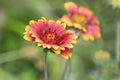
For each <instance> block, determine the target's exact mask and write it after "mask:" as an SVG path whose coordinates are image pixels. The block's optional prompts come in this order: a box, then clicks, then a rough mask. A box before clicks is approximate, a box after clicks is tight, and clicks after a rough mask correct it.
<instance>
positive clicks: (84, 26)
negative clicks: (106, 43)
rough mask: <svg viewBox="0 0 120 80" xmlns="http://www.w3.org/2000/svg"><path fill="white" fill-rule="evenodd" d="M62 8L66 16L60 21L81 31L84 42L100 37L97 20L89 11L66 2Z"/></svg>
mask: <svg viewBox="0 0 120 80" xmlns="http://www.w3.org/2000/svg"><path fill="white" fill-rule="evenodd" d="M64 6H65V9H66V10H67V12H68V14H66V15H64V16H63V17H62V18H61V19H60V20H61V21H62V22H65V23H66V24H67V25H68V26H71V27H74V28H76V29H79V30H81V32H82V36H83V38H84V39H85V40H89V39H90V40H93V39H94V38H99V37H100V28H99V27H98V24H99V20H98V19H97V18H96V17H95V16H94V14H93V13H92V12H91V11H90V10H88V9H86V8H84V7H77V5H76V4H75V3H73V2H67V3H65V4H64ZM91 29H92V31H91Z"/></svg>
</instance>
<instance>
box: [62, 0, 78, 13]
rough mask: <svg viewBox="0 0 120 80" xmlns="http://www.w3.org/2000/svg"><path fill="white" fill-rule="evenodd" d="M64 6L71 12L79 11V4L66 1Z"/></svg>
mask: <svg viewBox="0 0 120 80" xmlns="http://www.w3.org/2000/svg"><path fill="white" fill-rule="evenodd" d="M64 7H65V8H66V10H67V11H68V13H70V14H74V13H76V12H77V5H76V4H75V3H73V2H66V3H65V4H64Z"/></svg>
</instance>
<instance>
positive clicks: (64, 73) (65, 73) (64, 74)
mask: <svg viewBox="0 0 120 80" xmlns="http://www.w3.org/2000/svg"><path fill="white" fill-rule="evenodd" d="M69 63H70V59H68V60H67V61H66V62H65V68H64V72H63V75H62V78H61V80H64V79H65V77H66V75H67V72H69V68H68V67H69ZM68 76H69V75H67V77H68Z"/></svg>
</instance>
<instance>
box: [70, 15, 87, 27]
mask: <svg viewBox="0 0 120 80" xmlns="http://www.w3.org/2000/svg"><path fill="white" fill-rule="evenodd" d="M72 19H73V21H74V22H76V23H79V24H81V25H83V26H84V25H86V23H87V21H86V18H85V16H83V15H80V14H75V15H73V16H72Z"/></svg>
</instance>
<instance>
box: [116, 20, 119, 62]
mask: <svg viewBox="0 0 120 80" xmlns="http://www.w3.org/2000/svg"><path fill="white" fill-rule="evenodd" d="M116 32H117V33H116V60H117V62H118V63H119V58H120V22H118V23H117V31H116Z"/></svg>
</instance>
